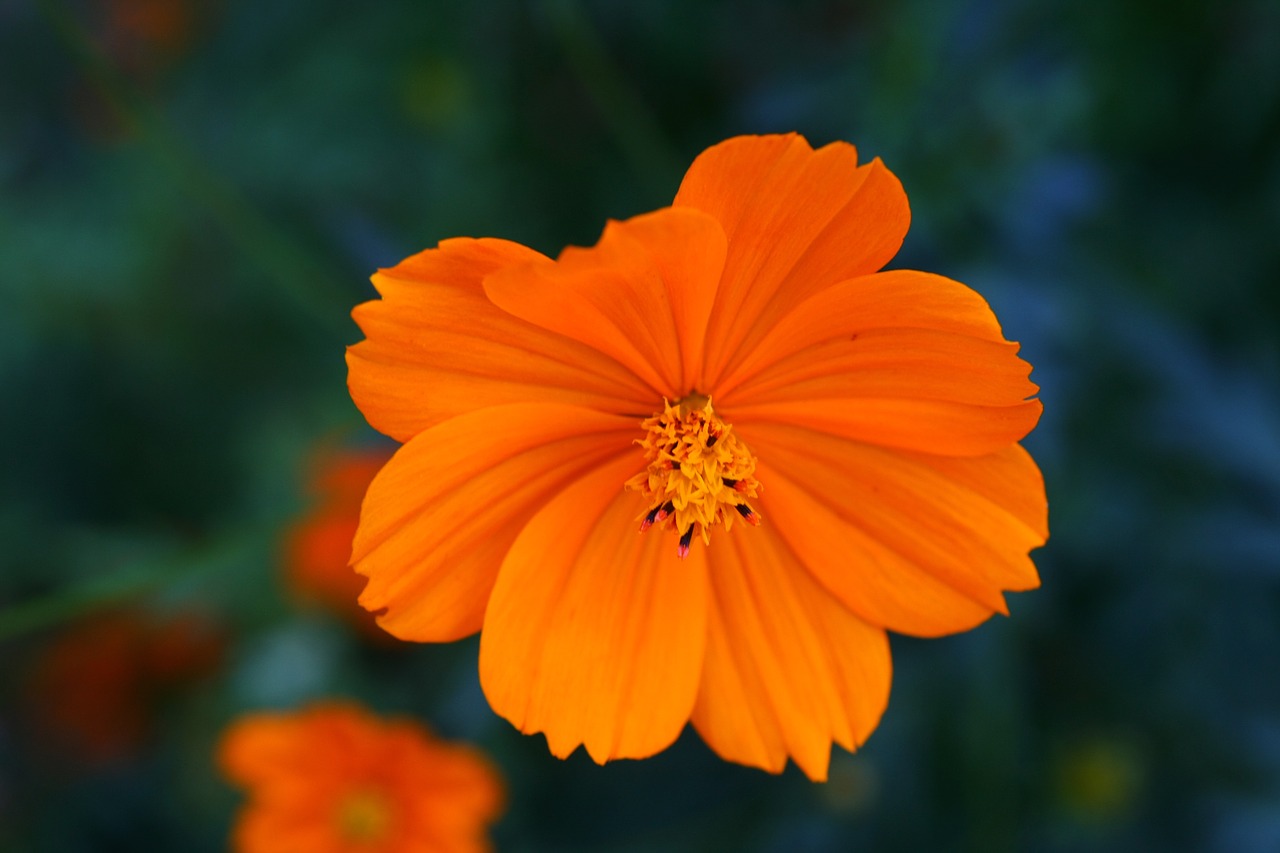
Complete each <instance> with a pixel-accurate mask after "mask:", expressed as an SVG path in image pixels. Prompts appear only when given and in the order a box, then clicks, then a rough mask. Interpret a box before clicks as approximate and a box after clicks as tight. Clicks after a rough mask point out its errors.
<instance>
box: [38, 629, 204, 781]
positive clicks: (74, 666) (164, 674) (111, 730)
mask: <svg viewBox="0 0 1280 853" xmlns="http://www.w3.org/2000/svg"><path fill="white" fill-rule="evenodd" d="M226 640H227V638H226V634H225V631H224V629H223V627H222V626H221V625H220V624H219V623H218V622H217V621H216V620H215V619H214V617H213V615H212V614H210V613H207V612H205V611H202V610H195V609H184V610H177V611H173V612H150V611H146V610H142V609H128V610H121V611H117V612H113V613H108V614H103V615H99V616H95V617H93V618H90V619H87V620H86V621H84V622H82V623H79V624H77V625H75V626H73V627H71V628H70V629H68V630H67V631H66V632H65V633H63V634H62V635H60V636H59V637H58V638H57V639H56V640H54V641H53V642H52V643H51V644H50V645H49V646H48V648H46V649H45V650H44V651H43V652H42V653H41V654H40V655H38V656H37V658H36V660H35V662H34V665H33V668H32V671H31V674H30V676H29V678H28V680H27V683H26V689H25V690H24V691H23V695H24V698H25V701H26V703H27V705H28V708H29V710H30V718H31V721H32V724H33V726H34V728H35V730H36V732H37V733H38V737H39V739H40V740H41V741H42V742H44V743H46V744H48V745H50V746H54V747H57V748H58V749H61V750H63V751H65V752H67V753H68V754H70V755H72V756H74V759H75V760H74V762H68V763H69V764H70V763H74V764H75V765H78V766H81V767H94V766H97V765H101V764H104V763H109V762H113V761H118V760H122V759H127V758H130V757H132V756H134V755H135V754H136V753H138V752H139V751H140V750H141V749H142V747H143V746H144V745H145V743H146V741H147V739H148V737H150V736H151V735H152V734H153V733H154V730H155V728H156V723H157V721H158V719H159V718H160V717H161V716H162V714H161V709H162V707H163V703H164V701H165V700H166V699H168V698H169V697H170V695H171V694H174V693H178V692H180V691H181V690H182V689H183V688H184V687H186V686H188V685H190V684H192V683H194V682H197V681H199V680H200V679H201V678H203V677H205V676H208V675H210V674H211V673H213V672H214V671H215V670H216V669H217V668H218V666H219V665H220V663H221V661H222V657H223V652H224V649H225V646H226Z"/></svg>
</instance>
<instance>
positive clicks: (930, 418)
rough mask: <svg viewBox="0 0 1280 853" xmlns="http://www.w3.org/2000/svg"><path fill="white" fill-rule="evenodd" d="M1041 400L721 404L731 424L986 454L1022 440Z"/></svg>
mask: <svg viewBox="0 0 1280 853" xmlns="http://www.w3.org/2000/svg"><path fill="white" fill-rule="evenodd" d="M1042 410H1043V406H1041V405H1040V401H1039V400H1028V401H1026V402H1025V403H1019V404H1018V405H1016V406H974V405H970V404H968V403H953V402H950V401H947V400H892V399H877V398H873V397H867V398H859V397H851V398H847V399H834V400H821V401H807V400H802V401H787V402H776V403H761V404H759V405H751V406H743V405H738V406H733V407H731V408H730V407H723V408H721V409H720V411H721V412H723V416H724V418H725V419H726V420H728V421H730V422H731V423H733V424H735V425H736V424H740V423H741V424H745V423H761V424H764V423H772V424H780V425H785V424H792V425H794V426H798V427H805V428H806V429H810V430H814V431H815V432H821V433H826V434H828V435H831V436H836V437H840V438H848V439H853V440H854V441H855V442H861V443H864V444H874V445H880V446H882V447H888V448H900V449H903V450H913V451H919V452H923V453H935V454H938V455H942V456H984V455H986V454H988V453H995V452H996V451H998V450H1001V449H1003V448H1005V447H1008V446H1009V445H1010V444H1012V443H1014V442H1016V441H1018V439H1020V438H1022V437H1023V436H1025V435H1026V434H1027V433H1028V432H1030V431H1031V429H1032V427H1034V426H1035V425H1036V421H1038V420H1039V419H1040V412H1041V411H1042Z"/></svg>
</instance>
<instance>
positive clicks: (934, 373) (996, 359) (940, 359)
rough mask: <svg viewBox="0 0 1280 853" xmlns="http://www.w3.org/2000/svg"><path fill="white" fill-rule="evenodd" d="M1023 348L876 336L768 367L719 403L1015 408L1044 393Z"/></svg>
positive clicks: (939, 336) (917, 332) (941, 337)
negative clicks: (882, 402) (937, 403)
mask: <svg viewBox="0 0 1280 853" xmlns="http://www.w3.org/2000/svg"><path fill="white" fill-rule="evenodd" d="M1017 353H1018V345H1017V344H1013V343H1005V342H996V341H984V340H981V339H979V338H974V337H969V336H967V335H954V334H950V333H947V332H935V331H932V330H925V329H872V330H870V331H867V332H863V333H861V334H858V335H855V336H853V339H852V340H850V339H848V338H845V339H841V340H835V341H828V342H826V343H822V344H818V345H816V346H812V347H809V348H808V349H806V350H804V351H802V352H799V353H797V354H795V355H792V356H789V357H787V358H785V359H783V360H781V361H779V362H776V363H774V364H772V365H770V366H769V367H768V368H766V369H765V370H763V371H761V372H760V373H757V374H756V375H755V376H753V377H751V378H750V379H748V380H747V381H746V382H744V383H742V384H741V385H739V386H737V387H736V388H733V389H731V390H729V391H719V392H718V393H717V394H716V398H715V399H716V403H717V404H718V405H719V406H720V408H722V409H730V408H732V406H733V404H734V403H735V402H736V401H738V400H746V401H750V402H751V403H772V402H780V401H788V400H810V401H814V403H815V405H821V403H819V402H818V401H821V400H827V399H837V398H841V397H856V398H881V399H899V400H902V399H907V400H910V399H918V400H945V401H949V402H953V403H969V404H973V405H979V406H1017V405H1020V404H1022V403H1023V402H1025V401H1026V399H1027V398H1028V397H1030V396H1032V395H1033V394H1035V393H1036V392H1037V391H1039V390H1040V389H1039V388H1038V387H1037V386H1036V385H1035V384H1034V383H1032V382H1031V381H1030V380H1029V379H1028V378H1027V377H1028V375H1029V374H1030V373H1031V365H1029V364H1027V363H1026V362H1025V361H1023V360H1022V359H1021V358H1018V354H1017Z"/></svg>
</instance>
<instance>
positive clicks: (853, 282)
mask: <svg viewBox="0 0 1280 853" xmlns="http://www.w3.org/2000/svg"><path fill="white" fill-rule="evenodd" d="M885 330H929V331H933V332H939V333H947V334H951V335H958V336H964V337H970V338H975V339H977V340H979V341H990V342H994V343H1005V340H1004V335H1003V334H1002V333H1001V331H1000V324H999V323H998V322H996V317H995V314H993V313H992V312H991V308H990V306H988V305H987V302H986V300H985V299H983V298H982V297H981V296H980V295H978V294H977V293H976V292H974V291H973V290H972V289H970V288H968V287H966V286H965V285H963V284H961V283H960V282H958V281H952V280H951V279H949V278H945V277H943V276H940V275H933V274H931V273H923V272H916V271H915V270H894V271H892V272H883V273H878V274H876V275H869V276H861V277H858V278H853V279H849V280H847V281H842V282H840V283H839V284H836V285H834V286H832V287H829V288H827V289H825V290H823V291H822V292H820V293H815V294H813V295H812V296H810V297H809V298H808V299H805V300H804V301H803V302H800V303H799V304H798V305H794V306H793V307H792V309H791V310H790V311H789V312H788V313H787V314H786V315H785V316H783V317H780V318H779V319H778V320H777V322H776V323H774V324H773V325H772V326H771V327H770V328H769V329H768V332H767V333H766V334H765V335H763V336H762V337H761V339H760V340H759V341H758V343H757V344H756V345H755V347H753V348H752V350H751V351H750V352H749V353H746V354H744V357H743V358H742V359H741V361H739V362H738V363H737V364H735V366H734V368H733V370H732V371H731V373H729V374H728V375H726V376H725V377H724V380H723V381H722V382H721V383H720V384H719V385H717V386H716V388H715V393H716V394H717V395H719V396H720V397H724V396H725V395H726V394H727V393H730V392H732V390H733V389H734V388H735V387H737V386H738V385H739V384H740V383H742V382H743V381H744V380H746V379H749V378H751V377H752V376H755V375H756V374H758V373H760V372H761V371H762V370H765V369H766V368H768V367H770V366H771V365H774V364H777V363H779V362H782V361H785V360H786V359H787V358H788V357H790V356H794V355H797V354H803V353H805V352H806V351H807V350H809V349H811V348H814V347H818V346H820V345H824V344H825V345H833V344H836V343H856V341H857V339H858V338H860V337H864V336H866V335H867V334H868V333H869V332H872V331H880V332H882V333H883V332H884V331H885Z"/></svg>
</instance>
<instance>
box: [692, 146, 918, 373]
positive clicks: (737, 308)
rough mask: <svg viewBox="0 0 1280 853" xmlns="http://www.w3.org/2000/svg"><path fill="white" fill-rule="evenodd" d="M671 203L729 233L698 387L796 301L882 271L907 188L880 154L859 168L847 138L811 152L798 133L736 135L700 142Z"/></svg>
mask: <svg viewBox="0 0 1280 853" xmlns="http://www.w3.org/2000/svg"><path fill="white" fill-rule="evenodd" d="M675 204H676V205H677V206H688V207H694V208H697V209H699V210H703V211H706V212H707V213H710V214H711V215H712V216H714V217H715V218H716V219H717V220H718V221H719V222H720V224H721V226H722V227H723V228H724V232H725V235H726V236H727V237H728V240H729V253H728V257H727V259H726V261H725V269H724V274H723V276H722V277H721V282H720V289H719V292H718V294H717V297H716V303H715V309H714V311H713V312H712V315H711V322H710V324H709V326H708V330H707V365H706V372H705V373H704V375H703V376H702V378H701V382H700V385H699V387H701V388H704V389H705V388H708V387H713V386H714V385H715V383H716V382H717V380H718V379H719V377H720V376H721V375H722V374H723V373H724V371H725V368H726V366H727V365H729V364H730V363H731V362H732V361H733V360H734V359H735V353H738V352H740V351H749V350H750V347H751V342H752V340H753V339H755V338H756V337H758V336H759V335H761V334H763V332H764V331H765V330H767V328H768V327H769V326H770V325H771V324H772V322H774V321H775V320H776V318H777V317H780V316H782V315H783V314H785V313H786V312H787V311H788V310H790V308H791V306H793V305H794V304H795V303H796V302H797V301H799V300H801V299H804V298H805V297H807V296H809V295H810V294H812V293H815V292H817V291H819V290H821V289H823V288H825V287H828V286H830V285H832V284H835V283H836V282H838V281H841V280H843V279H846V278H851V277H853V276H858V275H865V274H867V273H870V272H874V271H875V270H878V269H880V267H882V266H883V265H884V264H885V263H887V262H888V261H889V259H890V258H892V257H893V255H894V254H895V253H896V252H897V250H898V248H899V246H901V244H902V238H903V237H904V236H905V235H906V232H907V227H908V225H909V224H910V210H909V208H908V206H907V199H906V195H905V194H904V193H903V192H902V187H901V185H900V184H899V183H898V180H897V178H895V177H894V176H893V174H892V173H890V172H889V171H888V169H886V168H884V166H883V164H881V163H880V162H879V161H878V160H876V161H873V162H872V163H871V164H869V165H867V166H863V167H861V168H859V167H858V160H857V152H856V151H855V150H854V148H853V146H851V145H848V144H846V143H833V144H831V145H827V146H825V147H823V148H821V149H818V150H817V151H814V150H813V149H812V148H811V147H810V146H809V143H808V142H806V141H805V139H804V138H803V137H801V136H798V135H795V134H790V135H787V136H763V137H749V136H748V137H737V138H735V139H731V140H728V141H726V142H723V143H721V144H719V145H715V146H713V147H711V148H709V149H707V150H706V151H704V152H703V153H702V154H701V155H700V156H699V157H698V158H697V160H695V161H694V163H693V165H692V166H691V167H690V168H689V171H688V173H687V174H686V175H685V178H684V181H683V183H681V185H680V190H679V192H678V193H677V194H676V199H675Z"/></svg>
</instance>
